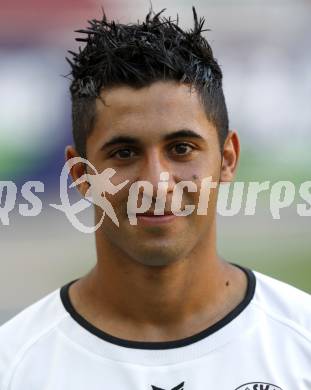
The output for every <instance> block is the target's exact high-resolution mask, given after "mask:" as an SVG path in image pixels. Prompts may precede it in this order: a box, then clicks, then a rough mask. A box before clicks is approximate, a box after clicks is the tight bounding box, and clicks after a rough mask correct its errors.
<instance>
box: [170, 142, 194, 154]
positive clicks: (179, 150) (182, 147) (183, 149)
mask: <svg viewBox="0 0 311 390" xmlns="http://www.w3.org/2000/svg"><path fill="white" fill-rule="evenodd" d="M172 150H175V152H176V153H175V154H177V155H180V156H183V155H186V154H188V153H190V152H191V151H192V150H193V147H192V146H191V145H189V144H187V143H185V142H182V143H179V144H176V145H174V146H173V147H172Z"/></svg>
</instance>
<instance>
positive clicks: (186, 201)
mask: <svg viewBox="0 0 311 390" xmlns="http://www.w3.org/2000/svg"><path fill="white" fill-rule="evenodd" d="M194 19H195V25H194V29H193V30H191V31H188V32H184V31H183V30H181V29H180V28H179V27H178V25H177V24H175V23H173V22H172V21H170V20H167V19H165V18H163V17H162V16H161V15H160V14H157V15H154V16H152V15H151V14H148V16H147V17H146V20H145V21H144V22H143V23H141V24H140V23H137V24H131V25H121V24H116V23H114V22H108V21H107V19H106V18H105V17H104V18H103V20H101V21H97V20H92V21H91V22H90V24H91V26H90V28H89V29H88V30H83V31H84V32H86V33H87V38H86V39H84V40H85V41H86V46H85V48H84V49H83V50H80V51H79V53H78V54H75V53H73V59H72V60H71V61H70V63H71V66H72V76H73V80H72V84H71V88H70V90H71V94H72V104H73V116H72V117H73V134H74V141H75V145H74V146H68V147H67V148H66V157H67V159H68V160H69V159H71V158H72V157H79V156H80V157H83V158H86V159H87V160H88V161H89V162H90V163H91V164H93V166H94V167H95V168H96V170H97V171H98V172H99V173H101V172H104V171H105V169H108V168H109V169H111V168H112V169H114V170H115V174H114V176H113V177H112V178H111V183H112V184H113V185H115V186H117V185H119V184H120V183H123V182H125V181H126V180H127V184H126V185H125V186H123V187H122V188H121V189H120V190H119V191H118V192H117V193H116V194H114V195H110V196H109V195H107V196H106V198H107V200H109V202H110V203H111V205H112V207H113V210H114V212H115V215H116V217H117V219H118V226H117V225H116V224H115V223H113V221H112V220H111V219H110V218H104V219H103V223H102V224H101V226H100V227H99V229H98V230H97V231H96V248H97V264H96V266H95V267H94V268H93V269H92V270H91V271H90V272H89V273H88V274H87V275H85V276H84V277H82V278H80V279H79V280H76V281H71V282H70V283H68V284H67V285H65V286H63V287H62V288H61V289H58V290H56V291H54V292H52V293H51V294H49V295H48V296H46V297H45V298H43V299H41V300H40V301H39V302H37V303H35V304H33V305H32V306H30V307H29V308H27V309H26V310H24V311H23V312H21V313H20V314H19V315H17V316H16V317H15V318H13V319H12V320H11V321H9V322H8V323H6V324H5V325H4V326H3V327H2V328H1V330H0V390H9V389H10V390H20V389H23V390H25V389H31V390H42V389H51V390H52V389H53V390H56V389H57V390H65V389H66V390H69V389H72V390H82V389H83V390H85V389H92V390H103V389H107V390H108V389H113V390H124V389H126V390H148V389H149V390H152V389H153V390H161V389H167V390H169V389H170V390H171V389H172V390H173V389H174V390H177V389H184V390H203V389H212V388H217V389H220V390H234V389H249V390H250V389H254V390H256V389H257V390H274V389H283V390H289V389H291V390H292V389H299V390H307V389H308V390H310V389H311V332H310V330H311V307H310V303H311V300H310V296H309V295H308V294H306V293H304V292H302V291H299V290H297V289H295V288H294V287H292V286H289V285H287V284H285V283H282V282H280V281H277V280H275V279H272V278H270V277H268V276H265V275H263V274H261V273H258V272H255V271H252V270H250V269H247V268H243V267H241V266H237V265H235V264H231V263H230V262H227V261H225V260H223V259H222V258H221V257H220V256H219V255H218V253H217V250H216V221H215V215H216V203H217V194H218V186H217V187H216V188H212V189H211V192H210V198H209V202H208V208H207V212H206V215H203V214H198V213H195V212H193V213H191V214H189V215H175V214H174V213H172V204H173V201H174V199H173V198H174V188H175V187H176V186H177V185H178V183H181V182H183V181H188V182H189V181H192V182H193V183H194V184H195V185H196V186H197V188H198V189H200V188H201V187H202V182H203V179H204V178H206V177H212V181H213V182H216V183H218V184H219V183H221V182H230V181H232V180H233V179H234V175H235V172H236V169H237V163H238V159H239V153H240V148H239V139H238V135H237V133H236V132H233V131H229V130H228V118H227V111H226V105H225V100H224V96H223V92H222V86H221V85H222V83H221V81H222V72H221V70H220V68H219V66H218V64H217V62H216V60H215V59H214V58H213V53H212V50H211V48H210V46H209V45H208V43H207V41H206V40H205V39H204V38H203V37H202V35H201V33H202V31H203V30H202V26H203V20H202V19H200V20H198V19H197V16H196V13H195V11H194ZM79 40H83V39H79ZM85 172H87V174H88V175H92V172H91V170H90V169H89V166H88V165H85V164H83V163H78V164H75V165H74V166H73V167H72V168H71V175H72V177H73V179H74V181H77V180H79V179H81V178H82V177H83V175H84V174H85ZM163 172H166V173H168V175H167V176H166V177H167V182H166V183H167V195H166V203H165V207H164V214H168V215H164V216H159V215H154V213H153V212H154V210H155V209H156V201H157V188H158V185H159V182H160V176H161V174H163ZM88 177H89V178H90V177H91V176H88ZM163 177H164V176H162V178H163ZM138 181H148V182H149V183H151V184H152V186H153V187H152V188H153V192H152V193H151V194H150V197H151V200H152V202H151V207H150V209H149V210H148V212H147V213H146V212H145V213H144V215H140V216H138V217H137V224H136V225H135V224H131V223H130V222H129V215H128V208H127V201H128V197H129V188H130V186H131V185H132V184H133V183H135V182H138ZM89 188H90V181H82V180H81V182H80V184H79V185H78V189H79V191H80V192H81V194H82V195H83V196H86V194H87V191H88V189H89ZM199 194H200V191H199V190H198V191H192V190H191V188H190V189H189V188H188V191H187V190H186V188H185V189H184V192H183V196H182V206H183V207H185V208H186V206H187V205H190V204H191V205H196V206H198V204H199V201H200V199H199ZM138 195H139V196H138V199H137V200H138V202H137V206H141V205H142V204H143V196H144V193H143V191H139V193H138ZM183 207H182V208H183ZM94 209H95V220H96V223H97V222H98V221H100V220H101V218H102V215H103V210H102V209H101V207H99V206H98V205H96V206H95V207H94ZM241 245H243V244H242V241H241ZM271 261H273V259H271Z"/></svg>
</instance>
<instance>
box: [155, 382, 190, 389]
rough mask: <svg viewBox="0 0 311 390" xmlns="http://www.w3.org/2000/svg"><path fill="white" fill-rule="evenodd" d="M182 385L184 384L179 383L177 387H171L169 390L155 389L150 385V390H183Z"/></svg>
mask: <svg viewBox="0 0 311 390" xmlns="http://www.w3.org/2000/svg"><path fill="white" fill-rule="evenodd" d="M184 384H185V382H181V383H179V385H177V386H175V387H172V388H171V389H162V387H157V386H153V385H151V387H152V390H184Z"/></svg>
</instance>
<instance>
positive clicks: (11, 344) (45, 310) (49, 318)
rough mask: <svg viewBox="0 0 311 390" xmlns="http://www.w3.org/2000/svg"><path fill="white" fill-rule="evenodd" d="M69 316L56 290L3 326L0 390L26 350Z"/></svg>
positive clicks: (1, 334)
mask: <svg viewBox="0 0 311 390" xmlns="http://www.w3.org/2000/svg"><path fill="white" fill-rule="evenodd" d="M67 315H68V313H67V312H66V310H65V309H64V307H63V306H62V303H61V300H60V298H59V289H57V290H55V291H53V292H51V293H50V294H48V295H46V296H45V297H43V298H41V299H40V300H39V301H37V302H35V303H33V304H32V305H30V306H28V307H27V308H26V309H24V310H23V311H21V312H20V313H19V314H17V315H16V316H15V317H13V318H12V319H11V320H9V321H8V322H6V323H5V324H4V325H2V326H1V327H0V346H1V347H0V389H2V388H3V387H2V386H4V383H5V380H6V378H8V377H10V376H11V374H12V372H13V371H14V369H15V367H16V366H17V365H18V363H19V361H20V360H21V359H22V358H23V356H24V355H25V354H26V353H27V351H28V350H30V349H31V348H32V347H33V346H34V345H35V344H36V343H38V341H40V339H43V338H44V337H45V336H46V335H47V334H49V333H50V332H52V331H53V330H54V329H55V328H56V327H57V325H58V324H59V323H60V322H61V321H62V320H63V319H64V318H65V317H66V316H67Z"/></svg>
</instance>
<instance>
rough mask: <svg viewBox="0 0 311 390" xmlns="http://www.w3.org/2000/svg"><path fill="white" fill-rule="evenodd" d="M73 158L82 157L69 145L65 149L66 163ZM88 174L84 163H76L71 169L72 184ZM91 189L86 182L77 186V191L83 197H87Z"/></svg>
mask: <svg viewBox="0 0 311 390" xmlns="http://www.w3.org/2000/svg"><path fill="white" fill-rule="evenodd" d="M73 157H80V155H79V153H78V152H77V151H76V149H75V148H74V147H73V146H72V145H67V146H66V148H65V159H66V162H67V161H68V160H70V159H71V158H73ZM86 173H87V172H86V169H85V164H84V163H83V162H79V163H76V164H75V165H73V166H72V167H71V168H70V176H71V178H72V182H75V181H77V180H78V179H79V178H81V177H82V176H83V175H85V174H86ZM89 187H90V184H89V182H88V181H86V180H84V181H83V182H82V183H80V184H78V185H77V186H76V188H77V190H78V191H79V192H80V194H81V195H82V196H83V197H85V194H86V192H87V190H88V189H89Z"/></svg>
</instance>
